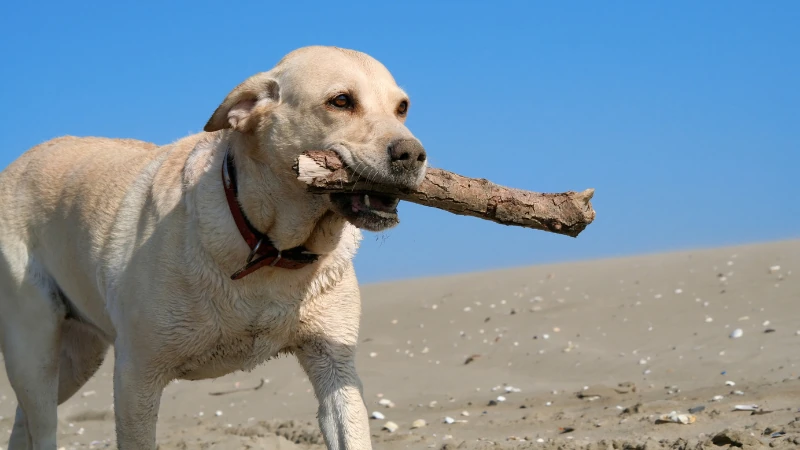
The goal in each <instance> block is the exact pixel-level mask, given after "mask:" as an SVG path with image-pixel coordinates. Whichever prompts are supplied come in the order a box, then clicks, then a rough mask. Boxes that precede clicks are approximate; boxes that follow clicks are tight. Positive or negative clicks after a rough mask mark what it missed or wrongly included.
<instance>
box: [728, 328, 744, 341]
mask: <svg viewBox="0 0 800 450" xmlns="http://www.w3.org/2000/svg"><path fill="white" fill-rule="evenodd" d="M743 334H744V331H742V329H741V328H737V329H735V330H733V331H732V332H731V339H738V338H740V337H742V335H743Z"/></svg>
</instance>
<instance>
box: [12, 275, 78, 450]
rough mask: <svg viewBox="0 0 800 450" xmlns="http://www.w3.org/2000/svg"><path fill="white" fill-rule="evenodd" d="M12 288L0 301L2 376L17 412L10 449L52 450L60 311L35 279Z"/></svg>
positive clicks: (45, 289)
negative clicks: (8, 387)
mask: <svg viewBox="0 0 800 450" xmlns="http://www.w3.org/2000/svg"><path fill="white" fill-rule="evenodd" d="M3 275H4V276H3V278H5V275H6V274H3ZM2 281H6V280H2ZM3 285H5V286H13V284H10V283H3ZM14 287H15V289H14V292H5V293H4V294H5V298H4V299H3V301H2V302H0V303H1V304H2V308H0V316H1V317H2V319H0V329H1V330H2V334H3V336H2V344H3V355H4V357H5V358H4V359H5V366H6V372H7V373H8V380H9V381H10V382H11V387H12V388H13V389H14V393H15V394H16V396H17V402H18V405H19V406H18V407H19V408H20V409H19V410H18V411H17V415H16V419H15V423H14V428H13V430H12V435H11V439H10V440H9V450H16V449H18V448H20V449H27V448H30V449H32V450H55V449H56V427H57V418H56V409H57V406H58V372H59V346H60V338H61V326H62V322H63V317H64V316H63V307H61V306H60V305H58V304H57V303H56V302H55V301H54V299H53V297H52V296H51V295H50V293H48V291H47V288H46V287H43V286H41V285H40V283H38V282H37V280H35V279H30V278H29V277H26V278H25V279H23V280H22V281H21V283H19V284H17V285H16V286H14ZM29 442H30V447H29V446H28V443H29ZM23 445H24V446H23Z"/></svg>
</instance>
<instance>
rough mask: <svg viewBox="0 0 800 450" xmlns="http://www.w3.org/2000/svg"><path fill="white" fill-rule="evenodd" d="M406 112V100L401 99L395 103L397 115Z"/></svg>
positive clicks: (402, 114) (403, 114)
mask: <svg viewBox="0 0 800 450" xmlns="http://www.w3.org/2000/svg"><path fill="white" fill-rule="evenodd" d="M407 112H408V102H407V101H405V100H403V101H402V102H400V104H399V105H397V115H399V116H405V115H406V113H407Z"/></svg>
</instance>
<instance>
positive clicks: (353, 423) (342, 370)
mask: <svg viewBox="0 0 800 450" xmlns="http://www.w3.org/2000/svg"><path fill="white" fill-rule="evenodd" d="M296 354H297V359H298V360H299V361H300V364H301V365H302V366H303V369H304V370H305V371H306V374H308V378H309V380H310V381H311V384H312V385H313V387H314V392H315V394H316V396H317V400H318V401H319V411H318V418H319V425H320V428H321V430H322V436H323V438H324V439H325V443H326V445H327V447H328V449H329V450H371V449H372V444H371V443H370V437H369V421H368V418H367V409H366V406H365V405H364V398H363V392H362V387H361V380H360V379H359V378H358V374H357V373H356V368H355V360H354V359H355V348H354V347H353V346H351V345H345V344H340V343H336V342H331V341H327V340H325V339H322V338H320V339H318V340H314V341H312V342H307V343H305V344H304V345H302V346H301V348H300V349H298V350H297V352H296Z"/></svg>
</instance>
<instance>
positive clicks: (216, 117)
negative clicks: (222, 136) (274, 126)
mask: <svg viewBox="0 0 800 450" xmlns="http://www.w3.org/2000/svg"><path fill="white" fill-rule="evenodd" d="M279 100H280V88H279V87H278V82H277V81H275V79H273V78H272V77H271V76H270V74H269V73H268V72H262V73H259V74H256V75H253V76H252V77H250V78H248V79H246V80H245V81H244V82H242V84H240V85H239V86H236V88H235V89H234V90H232V91H231V93H230V94H228V96H227V97H225V100H223V101H222V104H220V105H219V106H218V107H217V110H216V111H214V114H212V115H211V118H210V119H208V123H206V126H205V127H204V128H203V130H205V131H208V132H211V131H218V130H222V129H224V128H233V129H234V130H236V131H239V132H242V133H250V132H252V131H253V128H254V127H255V124H256V121H255V120H252V119H253V118H254V116H256V115H257V114H254V113H255V112H257V111H262V110H263V109H264V108H265V107H269V106H270V105H274V104H277V103H278V101H279Z"/></svg>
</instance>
